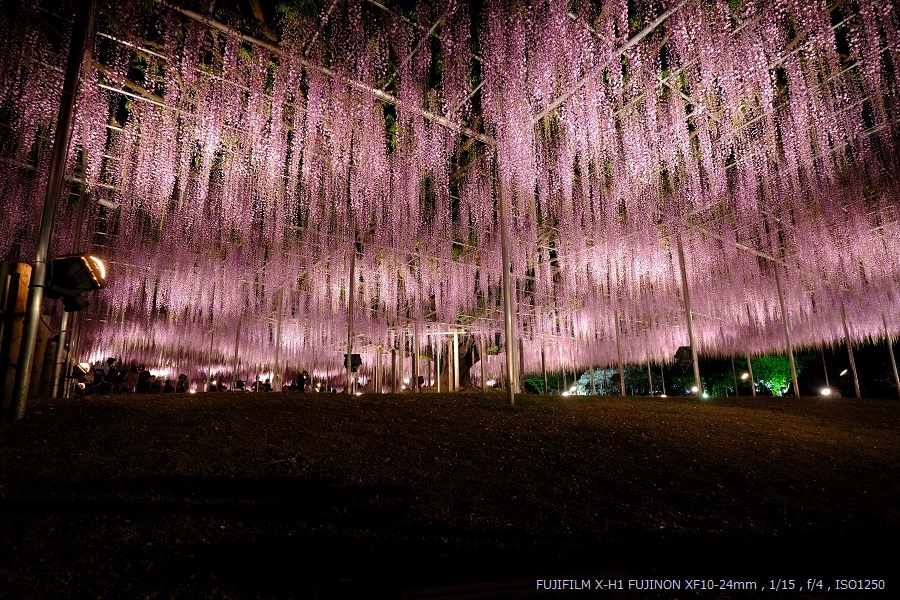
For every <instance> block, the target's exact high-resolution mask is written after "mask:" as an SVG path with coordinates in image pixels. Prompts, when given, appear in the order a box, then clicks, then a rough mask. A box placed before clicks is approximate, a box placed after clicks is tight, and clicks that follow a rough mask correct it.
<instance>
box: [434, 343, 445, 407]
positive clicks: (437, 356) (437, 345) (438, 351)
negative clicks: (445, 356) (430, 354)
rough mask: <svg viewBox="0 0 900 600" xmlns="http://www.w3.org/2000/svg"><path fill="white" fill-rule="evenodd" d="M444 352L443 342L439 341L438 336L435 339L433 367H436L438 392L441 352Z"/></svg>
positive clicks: (439, 388)
mask: <svg viewBox="0 0 900 600" xmlns="http://www.w3.org/2000/svg"><path fill="white" fill-rule="evenodd" d="M443 352H444V344H443V343H442V342H441V337H440V336H438V338H437V341H436V343H435V350H434V357H435V363H436V364H435V367H436V369H437V391H438V394H440V393H441V354H442V353H443Z"/></svg>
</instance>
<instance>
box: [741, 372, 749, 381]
mask: <svg viewBox="0 0 900 600" xmlns="http://www.w3.org/2000/svg"><path fill="white" fill-rule="evenodd" d="M749 378H750V373H744V374H743V375H741V379H743V380H744V381H747V380H748V379H749Z"/></svg>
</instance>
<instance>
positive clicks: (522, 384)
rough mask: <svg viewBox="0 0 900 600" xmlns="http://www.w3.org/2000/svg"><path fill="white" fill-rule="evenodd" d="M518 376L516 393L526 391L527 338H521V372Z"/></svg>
mask: <svg viewBox="0 0 900 600" xmlns="http://www.w3.org/2000/svg"><path fill="white" fill-rule="evenodd" d="M517 375H518V376H517V377H516V393H517V394H521V393H522V392H524V391H525V339H524V338H522V337H520V338H519V372H518V373H517Z"/></svg>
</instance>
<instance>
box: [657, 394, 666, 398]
mask: <svg viewBox="0 0 900 600" xmlns="http://www.w3.org/2000/svg"><path fill="white" fill-rule="evenodd" d="M659 397H660V398H668V396H666V395H665V394H660V395H659Z"/></svg>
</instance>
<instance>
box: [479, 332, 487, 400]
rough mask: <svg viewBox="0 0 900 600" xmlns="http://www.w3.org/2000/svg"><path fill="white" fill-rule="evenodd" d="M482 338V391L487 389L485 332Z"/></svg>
mask: <svg viewBox="0 0 900 600" xmlns="http://www.w3.org/2000/svg"><path fill="white" fill-rule="evenodd" d="M479 338H480V339H481V391H482V392H484V391H487V389H488V388H487V347H486V346H487V344H485V341H484V334H482V335H480V336H479Z"/></svg>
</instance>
